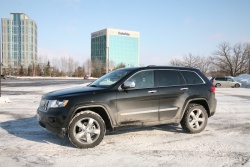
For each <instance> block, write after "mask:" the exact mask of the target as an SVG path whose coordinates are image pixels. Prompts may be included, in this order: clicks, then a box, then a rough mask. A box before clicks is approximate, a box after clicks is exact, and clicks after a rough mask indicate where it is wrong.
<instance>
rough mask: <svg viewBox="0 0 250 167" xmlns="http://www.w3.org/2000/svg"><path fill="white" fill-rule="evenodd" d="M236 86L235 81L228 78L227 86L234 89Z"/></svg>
mask: <svg viewBox="0 0 250 167" xmlns="http://www.w3.org/2000/svg"><path fill="white" fill-rule="evenodd" d="M234 85H235V83H234V80H233V79H231V78H227V86H228V87H233V86H234Z"/></svg>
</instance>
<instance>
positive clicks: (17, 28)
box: [1, 13, 37, 73]
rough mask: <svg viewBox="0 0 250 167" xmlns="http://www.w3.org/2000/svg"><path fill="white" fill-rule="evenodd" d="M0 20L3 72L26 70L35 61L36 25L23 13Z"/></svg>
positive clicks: (12, 14) (13, 14)
mask: <svg viewBox="0 0 250 167" xmlns="http://www.w3.org/2000/svg"><path fill="white" fill-rule="evenodd" d="M10 16H11V17H10V18H2V19H1V25H2V26H1V27H2V39H1V41H2V65H3V71H6V72H7V73H8V69H9V68H12V69H14V70H15V69H16V70H17V69H18V68H20V67H21V66H23V68H26V69H27V68H28V67H29V66H30V65H34V64H35V63H36V61H37V25H36V23H35V21H34V20H31V19H30V18H29V17H28V16H27V15H26V14H24V13H11V14H10Z"/></svg>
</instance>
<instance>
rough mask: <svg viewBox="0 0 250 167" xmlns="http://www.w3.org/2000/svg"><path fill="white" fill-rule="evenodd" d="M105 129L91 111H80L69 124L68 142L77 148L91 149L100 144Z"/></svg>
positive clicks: (97, 116)
mask: <svg viewBox="0 0 250 167" xmlns="http://www.w3.org/2000/svg"><path fill="white" fill-rule="evenodd" d="M105 133H106V127H105V123H104V121H103V119H102V118H101V116H100V115H98V114H97V113H95V112H93V111H89V110H88V111H82V112H80V113H78V114H76V115H75V116H74V118H73V119H72V120H71V122H70V124H69V133H68V136H69V139H70V142H71V143H72V144H73V145H74V146H76V147H78V148H93V147H95V146H97V145H98V144H100V143H101V141H102V140H103V138H104V135H105Z"/></svg>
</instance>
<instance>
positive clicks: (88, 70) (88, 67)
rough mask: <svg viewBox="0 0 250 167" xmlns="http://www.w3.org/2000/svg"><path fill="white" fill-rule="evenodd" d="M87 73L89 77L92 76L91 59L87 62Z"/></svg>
mask: <svg viewBox="0 0 250 167" xmlns="http://www.w3.org/2000/svg"><path fill="white" fill-rule="evenodd" d="M85 71H86V74H87V75H91V72H92V62H91V60H90V59H88V60H87V61H86V62H85Z"/></svg>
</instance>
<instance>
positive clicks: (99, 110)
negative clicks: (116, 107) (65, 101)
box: [69, 105, 114, 130]
mask: <svg viewBox="0 0 250 167" xmlns="http://www.w3.org/2000/svg"><path fill="white" fill-rule="evenodd" d="M86 110H90V111H93V112H95V113H97V114H98V115H100V117H101V118H102V119H103V121H104V122H105V126H106V129H107V130H113V129H114V126H113V124H112V119H111V117H110V115H109V113H108V111H107V109H106V108H105V107H104V106H102V105H90V106H80V107H77V108H75V110H74V111H73V114H72V115H71V117H70V120H72V118H74V116H75V115H76V114H78V113H80V112H82V111H86ZM70 120H69V121H70Z"/></svg>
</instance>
